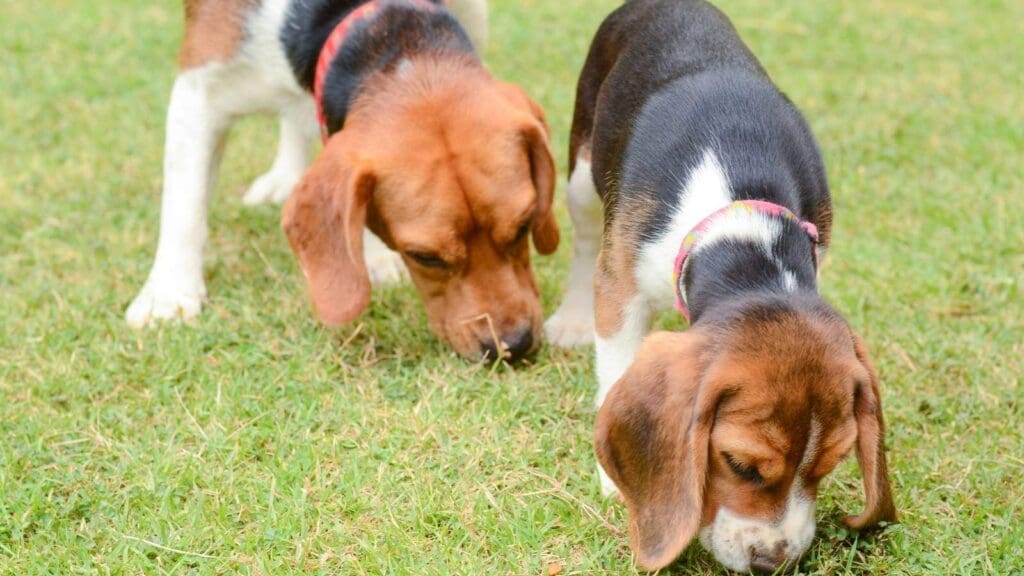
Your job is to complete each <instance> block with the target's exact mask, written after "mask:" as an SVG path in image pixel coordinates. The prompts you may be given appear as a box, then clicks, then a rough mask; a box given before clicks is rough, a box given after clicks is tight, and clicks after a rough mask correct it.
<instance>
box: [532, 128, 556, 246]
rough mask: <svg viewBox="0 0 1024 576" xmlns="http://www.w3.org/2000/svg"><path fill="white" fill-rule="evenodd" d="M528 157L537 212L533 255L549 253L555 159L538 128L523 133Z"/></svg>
mask: <svg viewBox="0 0 1024 576" xmlns="http://www.w3.org/2000/svg"><path fill="white" fill-rule="evenodd" d="M524 136H525V139H526V143H527V147H528V148H529V154H530V176H531V177H532V178H533V187H534V189H536V190H537V211H536V212H535V213H534V215H533V244H534V246H536V247H537V252H540V253H541V254H545V255H547V254H551V253H553V252H554V251H555V250H557V249H558V237H559V230H558V221H557V220H555V210H554V202H555V160H554V158H553V157H552V156H551V146H550V144H549V143H548V136H547V133H546V132H545V131H543V130H541V128H540V126H539V125H535V126H532V127H530V128H527V129H526V131H525V132H524Z"/></svg>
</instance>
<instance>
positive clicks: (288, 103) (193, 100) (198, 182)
mask: <svg viewBox="0 0 1024 576" xmlns="http://www.w3.org/2000/svg"><path fill="white" fill-rule="evenodd" d="M388 1H390V0H388ZM359 4H362V2H361V1H351V0H348V1H346V0H342V1H331V0H261V1H259V2H254V3H253V8H252V10H250V11H249V12H248V13H247V14H246V15H245V21H244V23H243V26H244V32H245V33H244V40H243V41H242V42H241V44H240V46H239V48H238V50H237V52H236V53H235V54H234V56H233V57H232V58H230V59H228V60H226V61H215V62H209V63H205V64H203V65H201V66H197V67H190V68H186V69H183V70H182V71H181V72H180V73H179V75H178V78H177V79H176V80H175V82H174V87H173V89H172V91H171V100H170V104H169V106H168V110H167V131H166V142H165V151H164V184H163V196H162V205H161V212H160V239H159V242H158V246H157V252H156V259H155V261H154V263H153V268H152V270H151V271H150V274H149V277H148V279H147V280H146V283H145V285H144V286H143V288H142V290H141V291H140V292H139V294H138V296H136V298H135V300H134V301H133V302H132V304H131V305H130V306H129V307H128V310H127V312H126V317H127V320H128V323H129V324H131V325H132V326H136V327H141V326H145V325H148V324H150V323H152V322H154V321H156V320H161V319H175V318H180V319H186V320H187V319H191V318H193V317H195V316H196V315H197V314H198V313H199V311H200V309H201V307H202V303H203V301H204V299H205V297H206V285H205V282H204V280H203V249H204V246H205V244H206V239H207V235H208V229H207V207H208V204H209V200H210V193H211V192H212V190H213V187H214V185H215V182H216V177H217V171H218V167H219V164H220V159H221V156H222V153H223V150H224V144H225V139H226V136H227V133H228V130H229V128H230V127H231V125H232V124H233V123H234V122H235V121H236V120H237V119H239V118H240V117H243V116H246V115H250V114H266V113H272V114H276V115H277V116H278V117H279V118H280V142H279V144H278V151H277V157H276V159H275V160H274V163H273V166H272V167H271V169H270V171H268V172H267V173H266V174H264V175H262V176H260V177H259V178H257V179H256V180H255V181H254V182H253V184H252V186H251V187H250V188H249V190H248V192H246V194H245V196H244V198H243V202H244V203H245V204H249V205H257V204H263V203H277V204H279V203H282V202H284V201H285V200H286V199H287V198H288V196H289V194H290V193H291V190H292V188H293V187H294V186H295V184H296V183H297V182H298V181H299V179H300V178H301V176H302V174H303V173H304V171H305V170H306V167H307V165H308V164H309V161H310V156H309V154H310V148H311V147H310V144H311V142H312V141H313V140H314V139H315V138H316V136H317V135H318V128H317V123H316V113H315V107H314V104H313V99H312V96H311V92H310V91H311V88H312V70H313V68H314V67H315V65H316V58H317V56H318V55H319V48H318V47H317V42H319V43H320V45H322V44H323V42H324V41H325V40H326V37H327V35H328V34H330V32H331V29H333V26H334V24H336V23H337V22H338V21H340V19H341V18H343V17H344V15H346V14H347V13H348V12H349V11H351V9H353V8H354V7H355V6H357V5H359ZM446 4H447V5H448V7H449V8H450V9H451V12H452V13H454V14H455V15H456V16H457V17H458V18H459V21H460V22H461V23H462V24H463V25H464V26H465V30H466V32H465V33H463V32H462V31H461V29H459V31H458V32H457V33H454V34H455V36H457V38H455V39H454V40H452V34H453V33H451V28H452V26H453V25H454V23H452V22H448V21H447V20H446V18H450V17H449V16H446V15H447V14H448V12H447V11H442V13H441V15H440V16H438V17H437V18H431V19H429V22H430V23H433V24H436V25H437V27H438V28H443V29H445V30H448V33H446V34H445V35H444V36H443V38H442V40H440V41H441V42H442V43H443V42H446V41H448V40H452V45H454V46H458V47H459V48H460V49H469V50H472V46H470V45H469V44H468V40H467V39H466V34H468V37H469V38H472V40H473V42H474V43H478V44H477V45H482V44H483V43H484V42H485V41H486V36H487V4H486V0H449V1H448V2H447V3H446ZM430 23H428V24H427V26H428V27H429V26H430ZM387 25H388V27H389V31H391V32H394V31H396V30H397V31H401V29H402V24H401V23H400V22H395V21H393V20H388V21H387ZM456 28H457V26H456ZM356 33H357V34H362V35H363V37H362V38H356V42H353V43H351V45H350V44H349V43H346V48H345V50H347V51H356V52H358V51H359V50H360V48H373V50H375V54H377V55H378V56H380V55H381V54H383V57H378V58H377V59H375V60H373V61H372V62H371V64H370V66H371V67H372V66H392V65H397V64H398V63H399V61H400V58H396V53H395V51H390V52H389V51H388V50H387V49H386V46H385V42H382V41H381V39H380V38H375V36H374V31H372V30H365V29H364V30H357V31H356ZM359 40H362V41H363V42H364V45H363V46H362V47H360V46H358V42H359ZM390 40H391V41H392V45H393V46H398V45H399V44H400V43H399V42H397V41H395V40H394V39H393V38H391V39H390ZM434 41H438V40H436V39H435V40H434ZM336 66H338V67H341V68H345V67H348V70H344V71H343V72H345V71H347V72H351V73H352V74H349V75H347V74H345V73H338V74H335V73H334V72H335V71H336V70H335V69H334V68H332V72H331V74H329V75H328V79H329V80H330V78H331V76H333V77H334V79H333V81H330V82H328V84H327V90H326V96H327V97H326V98H325V100H326V102H327V106H326V107H325V109H326V110H327V112H328V119H329V123H330V124H331V126H332V128H333V129H338V128H340V125H341V123H342V122H343V121H344V113H345V108H346V107H347V105H348V102H349V101H350V98H351V97H353V96H354V94H355V93H356V92H357V90H358V81H359V78H360V77H361V76H360V73H361V72H364V71H365V69H360V68H361V67H363V66H365V64H361V63H357V64H353V60H352V59H351V58H349V59H348V60H344V59H342V61H341V62H338V63H337V64H336ZM353 79H354V81H352V80H353ZM364 248H365V261H366V265H367V269H368V271H369V273H370V278H371V280H372V281H373V282H374V283H375V284H384V283H390V282H396V281H399V280H401V279H403V278H404V277H406V275H407V272H406V270H405V268H404V265H403V263H402V260H401V257H400V256H399V255H398V254H396V253H394V252H392V251H391V250H389V249H388V248H387V247H386V246H385V245H384V244H383V242H381V241H380V240H379V239H378V238H377V237H376V236H374V235H373V234H372V233H370V232H369V231H367V232H366V233H365V240H364Z"/></svg>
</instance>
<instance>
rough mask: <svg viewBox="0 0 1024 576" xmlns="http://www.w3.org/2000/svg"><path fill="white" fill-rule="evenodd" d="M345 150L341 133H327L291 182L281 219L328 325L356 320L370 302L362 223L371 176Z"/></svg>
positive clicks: (373, 181) (316, 307) (368, 197)
mask: <svg viewBox="0 0 1024 576" xmlns="http://www.w3.org/2000/svg"><path fill="white" fill-rule="evenodd" d="M350 150H351V147H350V146H348V145H346V136H345V135H344V133H339V134H336V135H335V136H334V137H333V138H331V140H330V141H329V142H328V143H327V146H326V147H325V148H324V150H323V151H322V152H321V153H320V156H319V157H318V158H317V160H316V162H314V163H313V165H312V166H311V167H310V168H309V170H308V171H307V172H306V175H305V176H303V177H302V180H301V181H299V183H298V185H296V187H295V190H294V191H293V192H292V195H291V198H289V200H288V203H287V204H286V205H285V207H284V215H283V217H282V219H281V228H282V229H284V232H285V235H287V236H288V242H289V243H290V244H291V246H292V250H293V251H294V252H295V254H296V255H297V256H298V257H299V263H300V265H301V266H302V272H303V274H305V276H306V283H307V284H308V285H309V292H310V295H311V296H312V298H313V306H314V308H315V309H316V313H317V316H318V317H319V318H320V320H321V321H322V322H323V323H324V324H327V325H328V326H338V325H341V324H347V323H348V322H351V321H353V320H355V319H356V318H357V317H359V315H360V314H361V313H362V312H363V310H364V309H365V308H366V306H367V305H368V304H369V302H370V278H369V275H368V274H367V271H366V264H365V262H364V260H363V228H364V227H365V225H366V207H367V204H368V203H369V201H370V196H371V195H372V192H373V188H374V186H375V185H376V178H375V176H374V175H373V172H372V171H370V170H369V169H368V167H366V166H364V165H360V163H359V162H358V161H357V160H356V159H355V157H354V154H350Z"/></svg>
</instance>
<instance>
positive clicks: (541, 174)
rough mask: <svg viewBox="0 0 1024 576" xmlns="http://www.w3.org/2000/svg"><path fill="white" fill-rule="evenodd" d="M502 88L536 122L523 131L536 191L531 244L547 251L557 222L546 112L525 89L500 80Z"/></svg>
mask: <svg viewBox="0 0 1024 576" xmlns="http://www.w3.org/2000/svg"><path fill="white" fill-rule="evenodd" d="M500 86H501V89H502V91H503V92H504V93H505V95H506V96H507V97H508V99H509V100H510V101H511V102H512V103H513V104H515V105H516V106H518V107H520V108H522V109H524V110H527V111H528V112H529V113H530V116H532V117H533V119H534V120H536V121H537V124H531V125H530V126H528V127H527V128H525V129H524V131H523V138H524V140H525V141H526V146H527V149H528V151H529V157H530V176H531V177H532V178H533V187H534V189H535V190H536V191H537V212H536V213H535V214H534V217H533V244H534V245H535V246H536V247H537V252H540V253H541V254H545V255H547V254H551V253H553V252H554V251H555V250H557V249H558V238H559V230H558V221H557V220H555V212H554V202H555V177H556V176H555V159H554V156H553V155H552V154H551V143H550V136H551V127H550V126H548V118H547V115H546V114H544V109H543V108H541V107H540V104H537V103H536V102H535V101H534V100H533V99H532V98H530V97H529V96H528V95H527V94H526V91H525V90H523V89H522V88H520V87H519V86H517V85H515V84H510V83H507V82H502V83H501V84H500Z"/></svg>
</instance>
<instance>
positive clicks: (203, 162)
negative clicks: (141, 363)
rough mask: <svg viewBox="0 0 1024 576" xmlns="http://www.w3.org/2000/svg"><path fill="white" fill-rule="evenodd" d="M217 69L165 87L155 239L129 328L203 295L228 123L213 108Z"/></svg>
mask: <svg viewBox="0 0 1024 576" xmlns="http://www.w3.org/2000/svg"><path fill="white" fill-rule="evenodd" d="M217 67H218V65H216V64H213V65H209V66H204V67H201V68H193V69H189V70H185V71H183V72H182V73H181V74H180V75H179V76H178V78H177V80H176V81H175V82H174V88H173V89H172V91H171V102H170V106H169V107H168V110H167V135H166V144H165V150H164V184H163V197H162V201H161V208H160V240H159V242H158V245H157V251H156V259H155V261H154V263H153V268H152V270H151V271H150V273H149V278H148V279H147V280H146V283H145V285H144V286H143V288H142V290H141V292H139V295H138V296H137V297H136V298H135V300H134V301H133V302H132V304H131V305H130V306H129V307H128V311H127V312H126V317H127V320H128V323H129V324H131V325H132V326H136V327H141V326H144V325H146V324H149V323H150V322H152V321H153V320H156V319H172V318H182V319H185V320H188V319H191V318H192V317H194V316H195V315H196V314H198V313H199V310H200V308H201V307H202V302H203V299H204V298H205V296H206V285H205V283H204V282H203V248H204V246H205V244H206V237H207V207H208V204H209V198H210V191H211V190H212V189H213V185H214V182H215V181H216V177H217V168H218V166H219V163H220V158H221V154H222V152H223V150H224V137H225V135H226V133H227V130H228V128H229V126H230V123H231V117H230V115H227V114H224V113H222V112H221V111H219V110H218V109H217V106H216V105H215V104H214V103H213V99H212V98H211V91H212V90H215V85H216V82H217Z"/></svg>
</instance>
